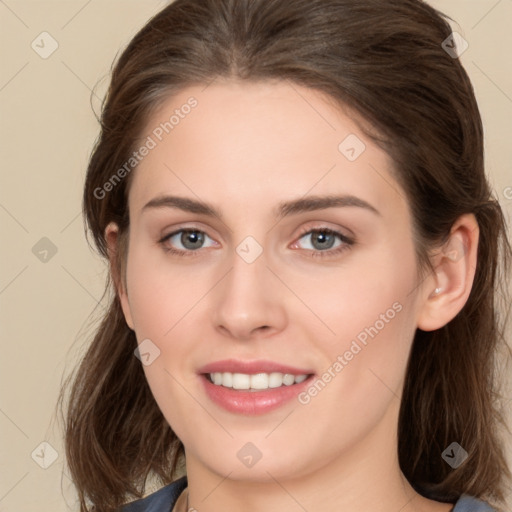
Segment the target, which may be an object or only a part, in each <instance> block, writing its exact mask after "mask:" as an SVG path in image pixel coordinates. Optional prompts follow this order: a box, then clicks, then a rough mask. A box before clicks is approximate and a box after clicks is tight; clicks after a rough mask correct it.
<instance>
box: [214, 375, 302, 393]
mask: <svg viewBox="0 0 512 512" xmlns="http://www.w3.org/2000/svg"><path fill="white" fill-rule="evenodd" d="M207 378H208V379H209V380H210V382H211V383H212V384H214V385H216V386H223V387H225V388H232V389H237V390H250V391H259V390H264V389H274V388H280V387H282V386H292V385H293V384H300V383H301V382H304V381H305V380H306V379H307V378H308V375H307V374H301V375H293V374H291V373H280V372H272V373H256V374H247V373H231V372H215V373H209V374H207Z"/></svg>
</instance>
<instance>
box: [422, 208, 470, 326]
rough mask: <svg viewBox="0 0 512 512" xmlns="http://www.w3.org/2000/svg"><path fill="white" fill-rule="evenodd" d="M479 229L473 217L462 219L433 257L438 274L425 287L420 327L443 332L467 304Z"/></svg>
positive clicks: (465, 216)
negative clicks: (442, 328)
mask: <svg viewBox="0 0 512 512" xmlns="http://www.w3.org/2000/svg"><path fill="white" fill-rule="evenodd" d="M478 239H479V229H478V223H477V221H476V218H475V216H474V215H473V214H465V215H462V216H461V217H460V218H459V219H458V220H457V222H456V223H455V224H454V225H453V227H452V229H451V232H450V237H449V239H448V240H447V242H446V243H445V244H444V246H443V247H442V248H441V251H439V252H437V253H436V254H435V256H434V257H433V264H434V269H435V272H434V273H433V274H432V275H430V276H429V278H428V279H426V280H425V281H424V283H423V286H422V294H423V296H422V298H421V301H422V303H421V305H420V309H419V315H418V323H417V327H418V328H419V329H422V330H423V331H434V330H436V329H440V328H441V327H443V326H444V325H446V324H447V323H448V322H450V321H451V320H452V319H453V318H454V317H455V316H456V315H457V314H458V313H459V312H460V311H461V309H462V308H463V307H464V305H465V304H466V302H467V300H468V297H469V294H470V292H471V288H472V286H473V280H474V278H475V271H476V264H477V252H478Z"/></svg>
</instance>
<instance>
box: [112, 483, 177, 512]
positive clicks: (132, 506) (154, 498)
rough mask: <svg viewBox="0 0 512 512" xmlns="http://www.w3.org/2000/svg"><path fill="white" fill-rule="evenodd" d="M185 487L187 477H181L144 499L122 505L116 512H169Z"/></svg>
mask: <svg viewBox="0 0 512 512" xmlns="http://www.w3.org/2000/svg"><path fill="white" fill-rule="evenodd" d="M186 486H187V477H185V476H183V477H181V478H180V479H179V480H176V481H174V482H172V483H170V484H168V485H166V486H165V487H162V488H161V489H158V491H155V492H154V493H152V494H150V495H149V496H146V497H145V498H142V499H140V500H136V501H132V502H131V503H128V504H126V505H123V506H122V507H121V508H120V509H118V512H171V511H172V509H173V507H174V504H175V503H176V501H177V499H178V497H179V495H180V494H181V492H182V491H183V489H185V487H186Z"/></svg>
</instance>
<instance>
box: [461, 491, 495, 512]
mask: <svg viewBox="0 0 512 512" xmlns="http://www.w3.org/2000/svg"><path fill="white" fill-rule="evenodd" d="M452 512H495V510H494V509H493V508H492V507H491V506H490V505H488V504H487V503H486V502H485V501H482V500H479V499H478V498H473V497H472V496H468V495H467V494H463V495H462V496H461V497H460V498H459V500H458V501H457V503H455V508H454V509H453V511H452Z"/></svg>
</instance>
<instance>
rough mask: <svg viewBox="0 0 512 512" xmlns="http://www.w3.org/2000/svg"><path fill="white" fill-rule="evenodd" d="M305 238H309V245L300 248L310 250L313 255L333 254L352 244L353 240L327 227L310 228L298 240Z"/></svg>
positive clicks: (325, 255)
mask: <svg viewBox="0 0 512 512" xmlns="http://www.w3.org/2000/svg"><path fill="white" fill-rule="evenodd" d="M307 238H309V239H310V243H309V247H301V248H303V249H307V250H308V251H312V252H311V256H314V257H318V256H319V257H328V256H334V255H337V254H340V253H341V252H342V251H344V250H346V249H348V248H350V246H352V245H354V240H352V239H350V238H348V237H347V236H345V235H343V234H342V233H339V232H338V231H334V230H332V229H329V228H319V229H310V230H309V231H307V232H305V233H303V234H302V235H301V237H300V238H299V240H302V239H307ZM333 248H334V249H333Z"/></svg>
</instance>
